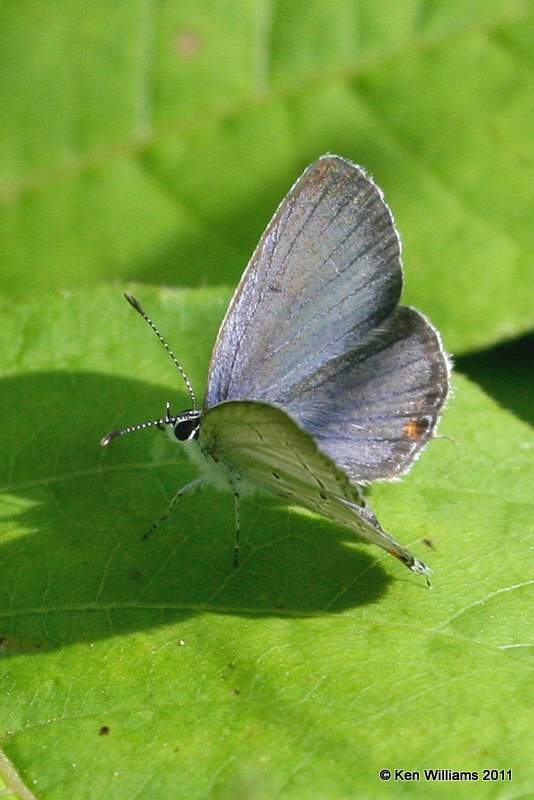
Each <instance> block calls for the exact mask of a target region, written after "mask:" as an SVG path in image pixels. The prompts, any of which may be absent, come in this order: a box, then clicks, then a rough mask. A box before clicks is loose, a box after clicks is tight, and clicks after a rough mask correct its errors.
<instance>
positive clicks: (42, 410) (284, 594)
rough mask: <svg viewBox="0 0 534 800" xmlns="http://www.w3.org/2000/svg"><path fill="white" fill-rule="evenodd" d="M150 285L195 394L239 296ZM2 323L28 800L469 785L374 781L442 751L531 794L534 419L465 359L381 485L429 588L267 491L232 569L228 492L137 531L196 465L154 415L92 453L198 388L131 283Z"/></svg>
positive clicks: (9, 528)
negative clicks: (149, 533) (418, 443)
mask: <svg viewBox="0 0 534 800" xmlns="http://www.w3.org/2000/svg"><path fill="white" fill-rule="evenodd" d="M136 292H137V293H138V294H139V297H140V299H142V301H143V302H144V304H145V305H146V307H147V309H149V310H150V311H151V312H152V313H153V315H154V317H155V318H156V319H157V320H158V322H159V323H160V326H161V328H162V330H163V331H164V333H165V334H166V335H167V337H168V338H169V340H170V342H171V344H173V345H174V346H175V348H176V350H177V351H178V352H179V353H180V354H181V356H182V359H183V361H184V365H185V367H186V369H187V370H188V371H189V372H190V374H191V377H192V379H193V381H194V384H195V385H196V386H198V387H202V386H203V385H204V381H205V376H206V369H207V363H208V359H209V354H210V351H211V347H212V344H213V339H214V336H215V333H216V330H217V327H218V324H219V321H220V319H221V317H222V315H223V313H224V310H225V307H226V303H227V300H228V293H227V292H222V291H220V290H214V289H209V290H208V289H205V290H186V291H180V292H177V291H172V290H157V289H150V288H148V287H145V288H142V287H136ZM2 319H3V334H4V335H3V337H2V343H1V354H0V364H1V365H2V374H1V381H2V385H1V396H2V402H3V406H4V409H5V411H4V413H3V419H4V424H3V425H2V426H1V429H0V439H1V452H3V453H5V454H8V457H6V458H4V459H3V460H2V463H1V464H0V473H1V477H0V483H1V485H2V489H3V494H2V501H1V506H0V509H1V517H2V523H1V533H0V537H1V538H0V562H1V565H2V567H1V569H2V582H1V585H0V608H1V609H2V611H1V615H0V636H2V637H3V638H2V645H1V648H0V653H1V655H0V685H1V686H2V702H1V704H0V738H1V740H2V747H3V750H4V752H5V754H6V756H7V758H8V759H10V761H11V762H12V763H13V764H14V765H15V766H16V769H17V772H18V774H19V775H20V777H21V780H22V781H23V782H24V785H25V786H26V787H29V790H31V791H32V792H34V793H35V796H36V797H38V798H43V799H44V798H46V800H48V799H50V800H64V799H65V798H69V800H70V798H74V797H75V798H76V800H85V798H87V800H94V798H97V797H98V798H106V800H107V799H108V798H117V799H119V798H124V799H125V800H131V798H134V797H139V798H141V797H150V798H151V800H158V799H159V798H161V799H162V800H164V799H165V800H167V799H168V798H170V797H172V798H184V800H194V799H195V798H205V797H212V798H224V799H226V798H236V797H246V798H253V799H254V800H264V799H265V800H270V799H271V798H273V797H284V798H295V800H301V798H317V797H321V798H336V799H337V798H352V797H373V798H379V799H380V798H391V797H400V796H404V795H405V794H409V795H410V796H413V797H421V798H427V797H429V796H430V794H431V796H432V797H433V798H434V797H435V798H441V797H451V796H454V797H455V798H472V797H473V796H474V794H473V792H474V789H473V786H472V785H471V784H468V783H461V784H454V785H452V786H451V785H450V784H432V786H431V789H430V790H429V784H426V783H425V782H423V781H422V782H420V783H413V784H410V785H409V786H404V787H403V786H402V785H400V784H384V783H381V782H380V780H379V779H378V777H377V775H378V771H379V769H381V768H384V767H390V768H395V767H401V768H404V769H422V768H423V767H432V766H434V767H442V768H453V769H465V770H482V769H483V768H485V767H492V768H498V769H510V768H511V769H513V770H514V778H513V792H514V796H520V795H522V796H525V797H526V796H528V792H529V791H530V789H531V787H532V780H533V777H534V776H533V774H532V749H533V746H534V742H533V736H532V725H531V720H530V719H529V717H528V707H527V703H528V698H529V697H530V695H531V693H532V678H531V676H532V642H531V639H530V636H531V622H530V620H531V608H532V597H531V595H532V586H533V583H532V578H531V570H530V569H529V565H528V563H527V558H528V555H529V547H531V545H532V517H533V508H532V483H533V479H534V475H533V474H532V471H533V470H532V448H533V447H534V441H533V437H532V433H531V430H530V429H529V427H528V426H527V425H526V424H524V423H521V422H519V421H518V420H516V419H514V418H513V416H512V415H510V414H508V413H506V412H505V411H503V410H502V409H500V408H499V407H498V406H497V405H496V404H495V403H494V402H492V401H491V400H490V399H489V398H488V397H487V396H485V395H484V394H483V393H482V392H481V391H480V390H479V389H477V388H476V387H475V386H474V385H473V384H471V383H469V382H468V381H467V380H466V379H464V378H462V377H461V376H458V377H457V378H456V382H455V393H454V397H453V399H452V401H451V402H450V405H449V407H448V409H447V411H446V414H445V417H444V419H443V424H442V427H441V433H443V434H444V435H445V437H444V438H439V439H437V440H436V441H434V442H433V443H432V444H431V445H430V447H429V449H428V450H427V451H426V452H425V454H424V455H423V456H422V458H421V459H420V460H419V461H418V462H417V464H416V465H415V467H414V469H413V471H412V472H411V473H410V475H409V476H408V477H407V478H406V479H405V480H403V481H402V482H399V483H395V484H388V485H386V484H381V485H378V486H375V487H374V488H373V489H372V490H371V499H372V503H373V506H374V507H375V510H376V511H377V513H378V515H379V517H380V519H381V520H382V522H383V524H384V526H385V527H386V528H387V529H389V530H390V531H391V532H392V533H393V534H394V535H396V536H398V537H399V539H401V541H403V542H405V543H407V544H409V545H410V546H412V547H413V549H414V550H415V551H416V552H417V553H418V554H420V555H421V556H423V557H424V558H425V560H426V561H428V562H429V563H430V564H431V566H432V567H433V568H434V570H435V581H434V585H433V588H432V589H431V590H428V589H427V588H426V587H425V585H424V581H423V580H422V579H420V578H418V577H417V576H414V575H412V574H410V573H409V572H408V571H406V570H405V569H403V567H402V566H401V565H399V564H398V563H397V562H395V561H394V560H393V559H391V558H390V557H389V556H387V555H385V554H383V553H382V552H381V551H379V550H378V549H376V548H372V547H366V546H365V545H363V544H359V543H356V542H354V541H353V540H352V539H351V537H350V534H349V533H348V532H347V531H345V530H343V529H339V528H336V527H334V526H332V525H330V524H329V523H327V522H325V521H324V520H320V519H318V518H315V517H313V516H311V515H309V514H303V513H300V512H297V511H296V510H288V509H285V508H283V507H282V506H280V505H278V503H277V502H276V501H274V500H271V499H268V498H266V497H258V498H255V499H251V500H249V501H247V502H246V504H245V507H244V515H243V538H244V541H243V558H242V563H241V566H240V568H239V570H237V571H234V570H233V569H232V565H231V560H232V537H233V509H232V502H231V498H230V497H229V496H226V495H218V494H216V493H211V492H205V493H204V494H201V495H196V496H191V497H186V498H184V499H183V500H182V501H181V504H180V507H179V508H178V509H177V510H176V512H175V513H174V514H173V516H172V517H171V519H170V520H169V522H168V523H167V524H166V525H165V526H164V527H163V528H162V530H161V531H160V532H159V534H158V535H157V536H155V537H154V538H153V539H151V540H149V541H147V542H143V541H142V540H141V535H142V533H143V532H144V531H145V530H146V529H147V528H148V527H149V526H150V524H151V523H152V522H153V521H154V519H156V518H157V517H158V516H159V515H160V514H161V513H162V512H163V511H164V509H165V507H166V504H167V502H168V501H169V499H170V498H171V496H172V495H173V493H174V491H175V490H176V489H177V488H178V487H179V486H180V485H181V484H182V483H185V482H186V481H187V480H190V479H191V478H192V477H193V475H194V470H193V467H192V466H190V465H189V463H188V462H187V461H186V460H185V457H184V456H183V454H181V451H180V450H179V448H178V447H177V446H176V445H174V444H173V443H172V442H170V441H169V440H168V439H167V437H166V436H164V435H163V434H161V433H159V432H158V431H150V432H146V433H143V434H141V433H140V434H138V435H136V436H131V437H127V438H125V439H123V440H118V441H116V442H113V444H112V445H111V446H110V447H109V448H108V449H106V450H103V449H102V448H100V447H99V444H98V442H99V439H100V437H101V436H102V434H104V433H105V432H107V431H108V430H110V429H113V428H114V427H116V426H118V425H122V424H128V423H130V422H136V421H141V420H144V419H147V418H150V417H154V416H157V415H158V414H160V413H161V412H162V410H163V407H164V402H165V400H167V399H169V400H172V402H173V406H174V407H175V408H176V409H178V408H180V407H186V406H187V405H188V402H187V398H186V395H185V392H184V390H183V386H182V384H181V382H180V379H179V376H178V375H177V374H176V373H175V372H174V371H173V368H172V365H171V363H170V362H169V360H168V359H167V358H166V357H165V353H164V352H162V351H161V349H160V348H159V346H158V343H157V342H156V340H155V339H154V337H152V336H151V335H150V332H149V331H148V330H147V329H146V326H144V325H143V323H142V322H141V320H139V318H138V317H137V316H136V315H135V314H134V312H133V311H132V310H131V309H130V308H129V307H128V306H127V304H126V303H125V302H124V301H122V300H121V298H120V293H119V292H118V291H116V290H103V289H101V290H97V291H92V292H83V293H74V294H71V295H63V296H60V297H59V296H46V295H45V296H43V297H41V298H34V299H32V300H31V301H29V302H27V303H18V304H11V303H10V304H6V305H5V308H4V309H3V313H2ZM423 538H427V539H431V542H432V546H433V550H431V551H429V550H427V549H426V548H425V545H424V544H423V543H422V542H421V540H422V539H423ZM4 766H5V765H2V763H0V772H2V773H5V770H4V768H3V767H4ZM8 785H10V786H11V787H12V788H15V787H14V785H13V783H9V782H8ZM509 788H511V787H508V786H504V785H503V784H500V785H498V786H496V785H494V784H491V783H482V782H478V784H477V786H476V796H477V797H483V798H485V797H487V798H493V797H504V796H507V795H506V791H507V790H508V789H509ZM26 791H27V789H24V792H26ZM17 796H18V797H19V798H29V797H30V796H31V795H29V794H24V793H19V794H17Z"/></svg>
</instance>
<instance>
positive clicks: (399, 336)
mask: <svg viewBox="0 0 534 800" xmlns="http://www.w3.org/2000/svg"><path fill="white" fill-rule="evenodd" d="M448 377H449V367H448V363H447V358H446V356H445V354H444V353H443V350H442V347H441V342H440V339H439V335H438V334H437V332H436V331H435V330H434V328H433V327H432V326H431V325H430V324H429V323H428V322H427V320H426V319H425V318H424V317H423V315H422V314H420V313H419V312H418V311H416V310H415V309H412V308H408V307H406V306H398V307H397V308H396V309H395V311H394V312H393V314H391V315H390V316H389V317H388V318H387V319H386V320H384V322H383V323H382V324H381V326H380V328H379V329H378V330H374V331H372V332H370V333H369V334H368V335H367V336H365V337H362V340H361V341H360V342H359V343H358V345H357V346H356V347H355V348H354V349H352V350H351V351H349V352H348V353H346V354H344V355H343V356H339V357H338V358H336V359H333V360H332V361H330V362H328V363H327V364H325V366H324V367H323V368H322V369H319V370H317V371H316V372H315V373H314V374H312V375H310V376H308V378H306V379H304V380H303V381H302V382H301V383H300V384H299V385H298V386H295V387H293V389H292V391H291V392H290V393H288V394H287V395H286V397H284V398H283V399H282V401H281V402H282V405H283V407H284V408H285V409H286V410H287V411H288V413H289V414H290V415H291V416H292V417H293V418H294V419H296V420H297V421H298V422H299V424H300V425H301V426H302V427H303V428H305V429H306V430H307V431H308V432H309V433H311V435H312V436H313V437H314V439H315V440H316V441H317V443H318V444H319V446H320V447H321V448H322V449H323V450H324V452H325V453H327V454H328V455H329V456H330V457H331V458H332V459H333V460H334V461H335V462H336V464H337V465H338V466H340V467H342V468H343V470H344V471H345V472H347V474H348V475H349V476H350V477H351V478H352V480H354V481H360V482H370V481H373V480H377V479H384V478H395V477H398V476H399V475H402V473H403V472H405V471H406V470H407V469H408V467H409V466H410V464H411V463H412V461H413V460H414V458H415V457H416V456H417V454H418V453H419V451H420V450H421V449H422V448H423V447H424V445H425V444H426V443H427V442H428V440H429V439H430V438H431V436H432V434H433V431H434V428H435V426H436V423H437V420H438V416H439V412H440V410H441V408H442V406H443V403H444V401H445V398H446V396H447V391H448Z"/></svg>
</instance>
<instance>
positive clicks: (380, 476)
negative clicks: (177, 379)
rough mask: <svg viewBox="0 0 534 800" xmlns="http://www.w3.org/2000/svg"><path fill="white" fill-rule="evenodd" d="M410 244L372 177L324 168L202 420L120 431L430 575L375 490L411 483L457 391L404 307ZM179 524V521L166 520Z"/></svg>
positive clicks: (431, 332)
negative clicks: (149, 433)
mask: <svg viewBox="0 0 534 800" xmlns="http://www.w3.org/2000/svg"><path fill="white" fill-rule="evenodd" d="M402 286H403V273H402V263H401V243H400V238H399V235H398V233H397V231H396V228H395V223H394V220H393V217H392V214H391V211H390V210H389V208H388V206H387V204H386V202H385V200H384V196H383V194H382V192H381V190H380V189H379V188H378V186H377V185H376V184H375V183H374V181H373V180H372V178H371V177H370V176H369V175H368V174H367V173H366V171H365V170H364V169H363V168H362V167H360V166H357V165H356V164H354V163H352V162H351V161H348V160H346V159H344V158H342V157H340V156H335V155H324V156H322V157H321V158H319V159H317V160H316V161H314V162H313V163H312V164H311V165H310V166H309V167H308V168H307V169H306V170H305V171H304V173H303V174H302V175H301V176H300V178H298V180H297V181H296V182H295V184H294V185H293V186H292V188H291V189H290V191H289V193H288V194H287V195H286V197H285V198H284V199H283V200H282V202H281V203H280V205H279V207H278V209H277V210H276V212H275V214H274V216H273V218H272V220H271V222H270V223H269V225H268V226H267V228H266V230H265V232H264V233H263V235H262V237H261V239H260V241H259V244H258V246H257V248H256V250H255V251H254V253H253V255H252V258H251V260H250V262H249V264H248V266H247V268H246V270H245V272H244V274H243V276H242V278H241V281H240V283H239V285H238V287H237V289H236V291H235V294H234V296H233V298H232V300H231V302H230V305H229V307H228V310H227V312H226V316H225V317H224V320H223V322H222V324H221V327H220V330H219V333H218V336H217V340H216V342H215V346H214V348H213V354H212V357H211V363H210V369H209V375H208V384H207V390H206V395H205V401H204V407H203V409H202V410H201V409H200V408H199V407H198V403H197V400H196V397H195V393H194V391H193V387H192V385H191V383H190V381H189V379H188V377H187V375H186V374H185V372H184V370H183V368H182V366H181V364H180V362H179V361H178V360H177V358H176V356H175V355H174V353H173V352H172V351H171V350H170V348H169V346H168V345H167V342H166V341H165V339H164V338H163V336H162V335H161V333H160V331H159V329H158V328H157V326H156V325H155V323H154V322H153V320H152V319H151V318H150V317H149V316H148V315H147V314H146V313H145V311H144V310H143V308H142V306H141V305H140V304H139V303H138V301H137V300H136V299H135V298H134V297H132V296H131V295H128V294H127V295H125V297H126V299H127V300H128V302H129V303H130V304H131V305H132V306H133V307H134V308H135V309H136V311H137V312H138V313H139V314H140V315H141V316H142V317H143V318H144V319H145V320H146V322H147V323H148V324H149V325H150V327H151V328H152V329H153V331H154V332H155V333H156V335H157V336H158V338H159V339H160V341H161V342H162V344H163V346H164V347H165V349H166V350H167V351H168V353H169V355H170V357H171V358H172V360H173V361H174V363H175V366H176V367H177V368H178V370H179V372H180V374H181V375H182V378H183V379H184V381H185V384H186V386H187V389H188V391H189V394H190V397H191V404H192V408H191V409H188V410H186V411H183V412H181V413H179V414H172V413H171V408H170V404H169V403H167V406H166V411H165V414H164V415H163V416H161V417H159V418H158V419H155V420H152V421H149V422H144V423H140V424H138V425H133V426H130V427H127V428H123V429H121V430H118V431H114V432H113V433H110V434H108V435H107V436H105V437H104V438H103V439H102V442H101V443H102V445H104V446H105V445H108V444H109V442H110V441H111V440H112V439H114V438H116V437H117V436H123V435H125V434H127V433H131V432H132V431H137V430H142V429H145V428H149V427H152V426H158V427H160V428H167V429H168V431H169V432H170V434H171V436H172V437H173V438H175V439H176V440H178V441H179V442H182V443H183V444H184V446H185V448H186V450H187V452H188V454H189V455H190V456H191V458H192V459H193V461H194V462H195V463H196V464H197V466H198V467H199V468H200V471H201V477H200V478H199V479H197V480H195V481H193V482H192V483H190V484H188V485H187V486H185V487H183V488H182V489H181V490H180V491H179V492H178V493H177V494H176V495H175V497H174V498H173V503H172V504H171V505H173V504H174V502H175V501H176V500H177V499H178V498H179V497H181V496H183V494H185V493H186V492H187V491H190V490H192V489H194V488H197V487H198V486H200V485H201V484H202V483H205V482H208V483H211V484H213V485H215V486H216V487H218V488H220V489H226V490H229V491H230V492H232V493H233V495H234V498H235V504H236V539H235V548H234V563H235V564H236V565H237V563H238V548H239V530H240V523H239V518H240V517H239V499H240V497H242V496H243V495H246V494H249V493H250V492H252V491H264V492H268V493H270V494H274V495H277V496H279V497H282V498H285V499H286V500H288V501H289V502H291V503H292V504H295V505H299V506H302V507H304V508H306V509H309V510H310V511H312V512H316V513H317V514H320V515H322V516H323V517H326V518H327V519H329V520H331V521H332V522H334V523H337V524H339V525H342V526H344V527H346V528H349V529H350V530H351V531H353V532H354V533H356V534H357V535H358V536H360V537H362V538H363V539H366V540H368V541H369V542H372V543H373V544H376V545H378V546H379V547H382V548H383V549H384V550H386V551H387V552H388V553H390V554H391V555H393V556H395V557H396V558H397V559H399V560H400V561H401V562H402V563H403V564H404V565H405V566H406V567H408V568H409V569H410V570H412V571H413V572H416V573H420V574H423V575H425V576H426V578H427V581H428V580H429V577H430V575H431V570H430V569H429V567H427V566H426V565H425V564H424V563H423V562H422V561H420V560H419V559H417V558H416V557H415V556H414V555H412V553H410V552H409V550H407V549H406V548H404V547H403V546H402V545H401V544H399V542H397V541H396V539H394V538H393V536H391V535H390V534H389V533H387V532H386V531H385V530H383V528H382V527H381V525H380V523H379V521H378V519H377V517H376V516H375V514H374V513H373V511H372V510H371V508H370V507H369V505H368V504H367V502H366V499H365V497H364V493H363V489H364V487H365V486H366V485H367V484H369V483H372V482H373V481H377V480H392V479H396V478H399V477H401V476H402V475H403V474H404V473H406V472H407V470H408V469H409V468H410V466H411V464H412V463H413V461H414V459H415V458H416V457H417V456H418V455H419V453H420V452H421V450H422V449H423V448H424V446H425V445H426V444H427V443H428V441H429V440H430V439H431V438H432V436H433V434H434V432H435V430H436V426H437V423H438V420H439V415H440V412H441V410H442V407H443V405H444V403H445V400H446V398H447V394H448V390H449V378H450V363H449V359H448V357H447V355H446V353H445V352H444V349H443V346H442V343H441V338H440V335H439V333H438V332H437V330H436V329H435V328H434V327H433V326H432V325H431V323H430V322H429V321H428V320H427V319H426V317H424V316H423V314H421V313H420V312H419V311H417V310H416V309H414V308H411V307H409V306H403V305H399V300H400V296H401V291H402ZM165 516H167V515H165Z"/></svg>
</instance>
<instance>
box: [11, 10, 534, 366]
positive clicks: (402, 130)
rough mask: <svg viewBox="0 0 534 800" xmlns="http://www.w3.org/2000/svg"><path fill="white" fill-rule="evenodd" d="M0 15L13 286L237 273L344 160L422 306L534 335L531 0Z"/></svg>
mask: <svg viewBox="0 0 534 800" xmlns="http://www.w3.org/2000/svg"><path fill="white" fill-rule="evenodd" d="M0 13H1V20H2V27H1V30H2V34H1V37H2V39H1V42H2V47H0V69H1V72H2V75H3V76H4V80H3V82H2V84H1V86H0V102H1V105H2V112H3V113H2V123H3V124H2V131H1V132H0V137H1V138H0V172H1V174H2V176H3V183H2V186H1V187H0V199H1V201H2V207H1V208H0V234H1V237H2V250H1V254H0V259H1V262H0V275H1V276H2V286H3V290H4V291H5V292H11V293H13V292H14V293H25V292H26V291H27V285H28V280H29V279H31V286H32V291H35V290H37V289H46V288H50V287H61V288H64V287H74V286H91V285H94V284H98V283H100V282H101V281H102V280H113V279H117V278H118V279H120V280H124V279H135V280H141V281H146V282H149V283H163V284H166V285H169V284H171V285H172V284H177V285H183V284H201V285H202V284H205V283H206V282H207V283H216V284H224V283H227V284H232V283H235V282H236V281H237V278H238V277H239V275H240V273H241V271H242V269H243V267H244V265H245V263H246V262H247V260H248V257H249V255H250V253H251V252H252V249H253V247H254V245H255V244H256V242H257V240H258V238H259V235H260V233H261V231H262V230H263V228H264V227H265V224H266V223H267V221H268V219H269V218H270V216H271V214H272V212H273V210H274V209H275V207H276V205H277V204H278V202H279V200H280V199H281V198H282V197H283V196H284V194H285V193H286V192H287V190H288V188H289V186H290V185H291V183H292V182H293V181H294V180H295V178H296V177H297V176H298V174H299V173H300V172H301V171H302V169H303V168H304V166H305V165H306V164H307V163H308V162H310V161H312V160H313V159H314V158H316V157H317V156H318V155H320V154H321V153H322V152H325V151H333V152H339V153H340V154H342V155H345V156H347V157H350V158H353V159H354V160H356V161H357V162H359V163H361V164H363V165H365V166H366V167H367V168H368V169H369V170H370V171H371V173H372V174H374V175H375V177H376V179H377V180H378V182H379V184H380V185H381V186H383V188H384V189H385V191H386V196H387V198H388V200H389V201H390V203H391V206H392V208H393V210H394V212H395V215H396V217H397V221H398V223H399V227H400V230H401V233H402V235H403V239H404V243H405V261H406V266H407V276H408V283H407V299H408V301H409V302H412V303H414V304H415V305H417V306H419V307H421V308H422V309H423V310H424V311H425V312H427V313H428V314H430V316H431V317H432V318H433V319H434V321H435V322H436V324H438V326H439V327H440V329H442V330H443V332H444V334H445V340H446V343H447V346H448V347H449V348H450V349H451V350H453V351H455V352H456V351H457V352H460V351H468V350H472V349H474V348H478V347H481V346H486V345H488V344H491V343H493V342H496V341H500V340H502V339H504V338H510V337H512V336H515V335H517V334H518V333H520V332H522V331H525V330H527V329H529V328H530V327H532V324H533V311H532V308H533V306H532V302H531V296H530V295H531V291H529V289H530V290H531V288H532V286H533V283H534V234H533V227H532V224H531V220H532V216H533V211H534V194H533V186H534V168H533V161H532V158H531V142H532V138H533V136H534V113H533V110H534V103H533V101H532V100H533V95H534V93H533V85H534V78H533V75H534V70H533V66H534V64H533V57H534V56H533V54H534V38H533V37H534V24H533V22H534V20H533V11H532V4H531V3H529V2H526V0H473V1H472V2H470V3H467V4H466V3H465V2H462V1H461V0H448V2H446V3H435V2H431V0H426V2H423V3H419V2H417V3H416V2H413V1H412V0H403V2H398V3H395V4H384V3H376V2H375V1H374V0H360V2H356V1H355V0H342V2H338V3H335V4H332V3H331V2H329V1H328V0H311V1H310V0H307V1H306V2H305V3H304V2H302V0H291V2H286V3H277V4H274V5H273V4H269V3H258V2H254V0H242V2H240V3H239V4H232V3H220V2H213V0H211V1H210V2H204V3H200V4H199V3H198V2H193V0H183V1H182V2H180V3H163V4H161V3H159V4H158V3H151V2H147V0H134V1H133V2H115V3H111V4H110V3H107V2H104V0H96V2H93V3H91V4H90V6H88V5H87V4H85V3H82V2H80V0H75V1H74V2H71V3H68V4H65V3H63V4H61V3H58V2H52V3H42V2H39V0H20V2H18V3H16V4H14V3H4V4H3V5H2V8H1V11H0ZM43 31H46V36H43Z"/></svg>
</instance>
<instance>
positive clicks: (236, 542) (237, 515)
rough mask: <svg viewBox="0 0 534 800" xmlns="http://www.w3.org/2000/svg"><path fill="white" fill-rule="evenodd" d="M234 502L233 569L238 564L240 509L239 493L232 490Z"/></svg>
mask: <svg viewBox="0 0 534 800" xmlns="http://www.w3.org/2000/svg"><path fill="white" fill-rule="evenodd" d="M234 502H235V539H234V569H237V567H238V566H239V534H240V533H241V509H240V506H239V495H238V493H237V492H236V491H235V490H234Z"/></svg>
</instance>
